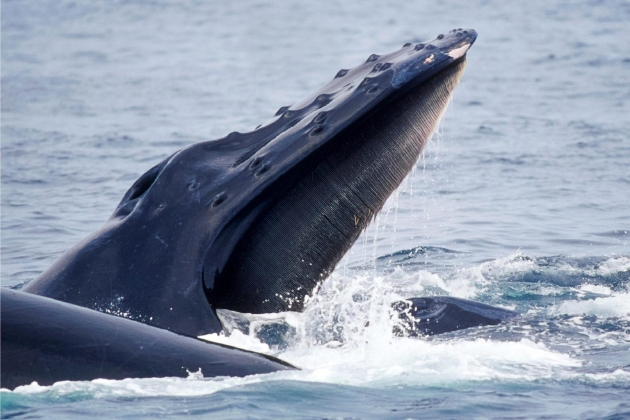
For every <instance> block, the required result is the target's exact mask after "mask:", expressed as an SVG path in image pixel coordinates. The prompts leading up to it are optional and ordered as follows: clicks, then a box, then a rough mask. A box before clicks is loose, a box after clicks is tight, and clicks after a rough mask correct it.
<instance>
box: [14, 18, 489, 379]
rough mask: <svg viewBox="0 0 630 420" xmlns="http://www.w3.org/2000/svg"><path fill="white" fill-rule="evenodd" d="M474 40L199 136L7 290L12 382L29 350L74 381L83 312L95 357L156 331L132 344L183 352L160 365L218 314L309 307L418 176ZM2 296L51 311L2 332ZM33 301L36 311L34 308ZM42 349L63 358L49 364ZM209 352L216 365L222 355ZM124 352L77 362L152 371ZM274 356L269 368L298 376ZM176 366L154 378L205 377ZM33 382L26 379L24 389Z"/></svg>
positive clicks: (385, 65) (364, 69) (429, 50)
mask: <svg viewBox="0 0 630 420" xmlns="http://www.w3.org/2000/svg"><path fill="white" fill-rule="evenodd" d="M476 38H477V33H476V32H475V31H474V30H472V29H461V28H459V29H454V30H452V31H450V32H448V33H446V34H440V35H439V36H437V37H436V38H435V39H432V40H429V41H426V42H422V43H406V44H404V45H403V46H402V47H401V48H399V49H397V50H395V51H393V52H391V53H388V54H383V55H379V54H372V55H370V56H369V57H367V59H366V60H365V61H364V62H362V63H360V64H359V65H357V66H356V67H353V68H350V69H341V70H339V71H338V72H337V73H336V75H335V76H334V77H333V78H332V79H331V80H330V81H329V82H328V83H327V84H325V85H324V86H322V87H321V88H320V89H318V90H317V91H315V92H313V93H312V94H310V95H309V96H307V97H306V98H304V99H303V100H301V101H298V102H297V103H295V104H293V105H290V106H284V107H281V108H280V109H278V111H277V112H276V113H275V115H274V116H273V117H272V118H271V119H270V120H269V121H267V122H266V123H264V124H261V125H260V126H258V127H256V129H254V130H253V131H250V132H246V133H239V132H233V133H230V134H228V135H227V136H225V137H223V138H220V139H216V140H209V141H202V142H199V143H195V144H192V145H190V146H188V147H185V148H183V149H181V150H179V151H176V152H175V153H174V154H173V155H171V156H169V157H167V158H166V159H164V160H163V161H161V162H159V163H157V164H156V165H155V166H153V167H152V168H151V169H149V170H148V171H147V172H146V173H144V174H143V175H142V176H141V177H140V178H139V179H138V180H137V181H136V182H135V183H134V184H133V185H132V186H131V187H130V189H129V190H128V191H127V192H126V193H125V195H124V196H123V198H122V200H121V201H120V203H119V204H118V205H117V207H116V208H115V210H114V212H113V214H112V216H111V217H110V218H109V219H108V220H107V221H106V222H105V224H104V225H103V226H102V227H101V228H100V229H98V230H97V231H96V232H94V233H93V234H91V235H89V236H88V237H87V238H85V239H84V240H82V241H81V242H80V243H78V244H77V245H76V246H74V247H73V248H71V249H70V250H69V251H67V252H66V253H65V254H63V255H62V256H61V257H60V258H59V259H58V260H57V261H56V262H55V263H54V264H53V265H52V266H51V267H50V268H49V269H47V270H46V271H44V272H43V273H42V274H41V275H40V276H38V277H37V278H36V279H34V280H33V281H31V282H30V283H28V284H26V285H25V286H24V287H23V288H22V289H21V291H20V292H19V294H15V293H17V292H11V293H13V294H7V293H9V292H7V291H3V293H2V299H3V305H2V346H3V352H2V364H3V371H2V377H3V384H4V378H5V370H6V369H5V366H10V368H9V372H7V373H6V374H7V375H12V374H14V375H18V373H15V372H14V373H12V372H11V371H15V370H16V369H17V370H19V369H20V368H19V367H18V366H19V365H20V364H24V363H26V364H29V363H30V365H33V364H32V363H35V362H32V361H29V360H24V358H27V359H28V358H29V357H39V359H38V362H37V363H43V364H44V365H45V366H51V365H52V364H54V362H53V361H55V360H58V359H59V358H61V359H64V360H65V361H64V363H66V362H67V366H70V367H67V368H63V369H61V368H60V369H57V370H55V369H53V370H50V371H51V377H50V378H49V381H50V380H63V379H68V378H69V377H68V376H67V374H64V373H63V372H68V371H70V370H72V369H71V365H72V363H73V360H79V361H84V360H92V359H90V358H89V357H87V356H86V357H87V359H86V357H84V355H81V356H77V357H75V356H76V355H75V354H73V352H74V351H75V350H74V349H76V348H78V347H80V346H81V344H76V345H73V344H72V343H73V342H75V341H76V342H77V343H79V342H80V339H79V337H80V336H81V334H82V333H85V334H87V331H85V330H84V328H85V327H84V321H83V320H84V319H88V318H89V319H93V320H94V323H95V325H102V326H103V327H102V328H100V329H99V330H98V331H97V332H96V333H95V334H96V335H97V336H98V337H97V338H96V339H95V341H94V343H95V344H94V346H96V347H97V348H100V347H102V345H104V343H109V341H108V340H109V338H110V336H111V333H112V331H119V332H125V331H132V330H138V331H140V330H142V331H143V332H142V334H145V333H146V337H145V336H142V337H144V338H140V337H139V338H138V340H139V341H138V342H137V346H143V344H142V343H143V342H142V340H144V339H146V340H148V341H151V338H150V337H151V335H152V334H155V336H156V338H155V339H156V340H158V341H159V340H162V338H157V337H158V335H159V337H167V336H168V337H170V338H164V342H169V343H171V344H172V345H173V346H174V347H173V348H175V347H177V348H179V349H180V350H179V351H175V350H173V348H171V349H170V350H168V351H167V350H166V348H163V349H160V348H158V349H157V350H156V351H155V352H153V353H152V354H151V355H147V356H146V357H147V358H148V359H153V358H154V357H157V356H155V354H157V353H161V352H165V353H168V354H175V355H177V354H183V353H185V352H186V349H188V348H189V347H190V348H193V347H195V348H197V347H199V345H200V344H199V343H198V341H197V340H196V339H195V337H198V336H202V335H206V334H211V333H219V332H221V331H222V325H221V322H220V320H219V318H218V316H217V312H216V311H217V310H219V309H225V310H230V311H236V312H243V313H252V314H261V313H271V312H283V311H301V310H302V309H303V308H304V304H305V301H306V300H307V299H306V298H307V297H308V296H310V295H311V294H312V293H313V291H314V290H315V289H316V288H317V286H318V285H319V284H321V282H322V281H324V280H325V279H326V278H327V277H328V276H329V275H330V273H331V272H332V271H333V270H334V268H335V266H336V265H337V263H338V262H339V261H340V260H341V258H342V257H343V256H344V254H345V253H346V252H347V251H348V250H349V249H350V247H351V246H352V245H353V244H354V242H355V241H356V240H357V238H358V237H359V235H360V234H361V232H362V231H363V230H364V229H365V228H366V227H367V226H368V225H369V223H370V222H371V221H372V220H373V218H374V217H375V215H376V214H378V212H379V211H380V209H381V208H382V206H383V205H384V203H385V201H386V200H387V198H388V197H389V196H390V195H391V194H392V193H393V192H394V191H395V190H396V189H397V188H398V186H399V185H400V184H401V183H402V181H403V180H404V179H405V177H406V176H407V174H408V173H409V172H410V171H411V170H412V168H413V167H414V165H415V163H416V161H417V160H418V158H419V156H420V154H421V153H422V150H423V148H424V146H425V144H426V143H427V141H428V140H429V138H430V136H431V134H432V133H433V131H434V129H435V127H436V126H437V124H438V123H439V121H440V119H441V117H442V115H443V113H444V111H445V109H446V107H447V105H448V103H449V101H450V98H451V96H452V94H453V92H454V89H455V87H456V85H457V84H458V82H459V80H460V78H461V76H462V73H463V71H464V68H465V65H466V53H467V51H468V50H469V48H470V47H471V46H472V45H473V43H474V42H475V40H476ZM5 294H7V299H8V300H7V302H8V303H7V304H6V310H7V311H9V312H7V314H10V313H11V312H13V311H14V309H13V308H17V307H19V308H21V309H20V311H21V312H20V313H24V312H25V311H26V312H28V309H25V308H29V307H32V308H35V307H37V306H38V305H40V304H41V306H43V307H45V308H47V307H49V308H50V309H49V310H48V312H46V311H35V310H34V309H33V313H34V314H37V315H33V316H30V317H26V316H25V317H24V319H25V321H24V322H22V323H20V322H19V320H18V319H17V318H15V317H13V318H11V317H10V316H8V317H7V323H6V324H5V303H4V301H5ZM28 295H33V296H36V297H34V298H33V299H41V300H38V301H37V302H40V303H37V302H36V301H33V302H32V305H31V304H30V303H29V302H30V300H29V296H28ZM29 305H31V306H29ZM15 311H17V309H15ZM86 311H87V312H86ZM407 312H408V311H407ZM88 313H89V314H90V315H89V316H88V315H87V314H88ZM62 314H66V315H63V316H62ZM42 317H43V318H46V319H45V320H44V319H42V325H46V326H50V327H51V328H52V324H54V323H55V322H56V321H55V320H57V319H61V318H63V320H64V321H63V322H64V324H63V328H64V330H68V331H73V329H74V328H73V325H76V329H77V331H82V333H81V334H79V333H77V334H74V335H72V336H71V338H68V339H67V341H63V340H62V341H59V340H57V341H54V340H56V338H55V337H54V336H51V335H50V334H48V335H46V334H40V333H37V334H38V335H40V336H41V337H42V338H41V341H38V340H30V341H29V340H22V341H19V340H18V339H19V337H20V336H21V334H20V332H19V331H20V329H23V330H29V328H30V329H31V330H33V331H34V330H37V331H40V330H39V326H38V319H40V318H42ZM60 322H61V321H60ZM130 323H133V324H134V327H133V328H132V327H131V324H130ZM139 325H141V326H142V327H140V326H139ZM158 331H159V332H158ZM139 334H140V333H139ZM142 334H140V335H142ZM93 335H94V334H93ZM132 335H133V334H132ZM5 337H6V340H8V341H6V342H5ZM174 337H177V338H174ZM16 340H18V341H19V343H18V342H17V341H16ZM51 340H53V341H54V342H50V343H49V341H51ZM169 340H170V341H169ZM191 343H195V344H191ZM202 344H203V343H202ZM108 345H109V344H108ZM5 346H7V347H5ZM29 347H30V348H32V351H27V350H28V348H29ZM5 348H13V349H19V351H17V350H16V351H13V352H10V353H11V354H13V356H11V357H15V358H14V359H7V361H6V363H7V364H5V351H4V349H5ZM45 348H50V349H57V350H56V351H57V352H56V353H54V356H53V355H51V354H52V353H46V351H44V350H42V349H45ZM63 348H66V349H68V350H67V351H68V354H67V355H66V356H65V358H64V357H62V356H60V354H61V353H63V350H61V349H63ZM143 348H144V347H143ZM207 348H208V356H207V357H208V358H209V360H212V358H213V357H214V356H213V354H214V353H213V352H215V350H216V349H215V348H214V347H212V345H211V344H207ZM70 349H73V350H70ZM134 349H135V347H134ZM134 349H131V348H129V349H128V350H127V351H130V352H131V351H136V350H134ZM232 350H234V349H232ZM125 351H126V350H125V349H124V348H122V347H120V346H119V347H116V349H115V351H114V350H112V354H116V356H112V357H113V359H112V361H111V363H110V364H109V365H103V366H104V367H103V369H101V370H100V371H98V372H96V371H95V370H90V369H83V368H81V369H82V372H86V373H85V374H82V375H83V376H81V377H80V378H82V379H89V378H91V377H94V378H96V377H105V378H118V377H119V374H118V373H116V372H118V371H117V370H116V367H115V365H116V360H118V361H119V362H120V363H122V361H124V363H127V364H129V365H130V366H131V367H130V368H129V369H128V370H125V371H124V373H121V374H120V375H129V376H128V377H143V375H144V374H145V373H146V371H147V369H148V368H146V366H145V365H146V363H145V364H143V363H144V362H141V361H140V359H142V358H137V357H125V356H124V354H125ZM60 352H61V353H60ZM192 353H193V354H196V353H195V352H192ZM18 354H23V356H21V357H22V359H20V358H19V357H18V356H16V355H18ZM235 354H236V353H235ZM7 357H8V356H7ZM90 357H91V356H90ZM163 357H166V358H168V357H169V356H168V355H165V356H163ZM190 357H191V358H192V357H195V356H193V355H191V356H190ZM226 357H227V356H226ZM248 357H249V356H248ZM241 358H242V363H240V364H241V365H247V366H249V364H248V363H250V361H249V359H247V358H245V356H241V355H240V353H238V355H235V356H233V357H232V359H231V360H232V363H233V364H234V366H235V368H234V369H233V371H234V375H236V376H238V375H243V374H246V373H247V371H248V368H242V369H240V368H237V366H238V365H239V360H240V359H241ZM40 359H41V360H40ZM222 360H223V359H222ZM266 360H267V359H266ZM18 362H20V363H18ZM31 362H32V363H31ZM268 362H269V363H271V365H273V366H272V367H269V365H268V366H266V368H269V369H271V370H273V369H276V370H279V369H287V368H292V367H290V366H288V365H285V364H282V363H281V362H280V361H270V360H268ZM76 363H83V362H78V361H77V362H76ZM86 363H87V362H86ZM84 364H85V363H84ZM165 364H166V365H169V364H168V363H165ZM176 364H177V363H176ZM179 364H180V365H181V366H180V367H179V368H170V369H167V368H164V369H157V368H156V369H154V370H153V371H152V374H153V375H154V376H171V375H173V372H174V371H173V369H175V370H177V369H179V370H177V373H178V374H179V375H181V374H182V372H183V371H182V367H185V369H186V370H190V369H196V368H197V367H196V366H197V364H199V363H196V364H195V363H192V364H184V363H181V361H180V363H179ZM189 365H190V366H189ZM193 365H194V366H193ZM33 366H42V365H37V364H35V365H33ZM82 366H83V365H82ZM152 366H155V365H152ZM169 366H170V365H169ZM134 367H137V369H136V371H134ZM198 367H201V368H202V370H203V371H204V374H205V372H206V371H208V372H209V373H210V374H211V375H212V374H213V373H212V372H213V371H212V369H208V368H206V369H205V370H204V369H203V367H202V366H198ZM38 368H39V367H38ZM33 369H34V370H36V369H35V368H33ZM149 370H150V369H149ZM109 371H111V372H113V373H111V374H110V373H109ZM227 371H229V369H227V370H223V371H221V372H222V374H225V373H226V372H227ZM120 372H122V371H120ZM252 372H253V371H252ZM98 375H101V376H98ZM179 375H175V376H179ZM18 376H19V375H18ZM28 376H29V375H21V376H20V378H22V379H21V382H23V383H27V382H28ZM31 376H32V375H31ZM73 378H74V377H73ZM7 380H8V379H7ZM18 382H20V381H16V382H12V383H18ZM3 386H4V385H3Z"/></svg>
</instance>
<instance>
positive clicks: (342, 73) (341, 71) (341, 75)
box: [335, 69, 348, 79]
mask: <svg viewBox="0 0 630 420" xmlns="http://www.w3.org/2000/svg"><path fill="white" fill-rule="evenodd" d="M346 74H348V70H346V69H341V70H339V71H338V72H337V74H336V75H335V79H337V78H339V77H343V76H345V75H346Z"/></svg>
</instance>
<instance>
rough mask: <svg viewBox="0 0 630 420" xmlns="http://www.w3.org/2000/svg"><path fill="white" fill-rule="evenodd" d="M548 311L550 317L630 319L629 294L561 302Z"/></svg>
mask: <svg viewBox="0 0 630 420" xmlns="http://www.w3.org/2000/svg"><path fill="white" fill-rule="evenodd" d="M549 311H550V313H551V314H552V315H558V314H564V315H595V316H597V317H603V318H606V317H630V294H628V293H620V294H617V295H614V296H609V297H601V298H596V299H589V300H581V301H568V302H562V303H561V304H560V305H558V306H556V307H554V308H551V309H550V310H549Z"/></svg>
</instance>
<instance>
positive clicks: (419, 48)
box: [414, 44, 425, 51]
mask: <svg viewBox="0 0 630 420" xmlns="http://www.w3.org/2000/svg"><path fill="white" fill-rule="evenodd" d="M424 47H425V45H424V44H418V45H416V46H415V48H414V50H416V51H420V50H421V49H423V48H424Z"/></svg>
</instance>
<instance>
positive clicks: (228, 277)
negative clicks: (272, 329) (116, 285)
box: [206, 44, 470, 313]
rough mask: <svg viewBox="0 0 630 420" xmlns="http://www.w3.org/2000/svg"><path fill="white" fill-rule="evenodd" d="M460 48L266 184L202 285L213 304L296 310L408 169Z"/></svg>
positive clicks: (458, 65) (442, 104) (455, 70)
mask: <svg viewBox="0 0 630 420" xmlns="http://www.w3.org/2000/svg"><path fill="white" fill-rule="evenodd" d="M469 47H470V44H464V45H462V46H459V47H457V48H453V49H452V50H451V51H450V53H449V56H450V57H451V58H454V59H455V60H454V61H453V62H452V63H451V64H449V65H448V66H446V67H445V68H443V69H442V70H440V71H439V72H438V73H437V74H434V75H432V76H431V77H430V78H428V79H426V80H424V81H422V82H421V83H420V84H417V83H416V84H414V85H413V86H407V87H405V88H403V89H400V90H399V91H397V92H396V93H395V94H394V95H391V96H390V97H388V98H387V100H386V101H383V103H382V104H381V105H380V106H378V107H377V108H376V109H374V110H373V111H372V112H371V113H369V115H367V116H365V117H363V118H362V119H360V120H358V121H357V122H355V123H353V124H352V125H350V126H348V127H347V128H345V129H344V130H343V131H342V132H340V133H339V134H337V135H336V136H334V137H333V138H332V139H331V140H330V141H329V142H328V143H327V145H326V147H324V148H322V150H320V151H319V152H318V153H317V154H314V155H313V156H309V157H308V158H307V160H306V161H302V162H300V163H299V165H296V166H295V168H294V169H293V170H292V171H290V172H288V173H287V174H285V175H284V176H283V177H282V179H280V180H278V181H276V182H275V183H274V184H273V185H272V186H270V187H269V188H268V189H267V191H266V196H267V199H266V204H265V205H263V206H262V207H264V210H260V206H259V207H258V209H259V210H260V211H259V213H257V215H256V216H255V218H254V219H253V221H252V222H251V224H249V225H248V228H247V230H246V231H245V233H244V234H243V235H242V236H241V237H240V239H239V240H238V242H237V244H236V246H235V247H234V248H233V250H232V252H231V253H230V255H229V258H228V259H227V262H226V264H225V265H224V266H223V267H222V269H220V270H217V273H216V275H215V277H214V282H213V287H212V288H211V289H210V290H208V291H207V292H206V294H207V297H208V300H209V302H210V304H211V305H212V307H213V308H215V309H218V308H221V309H229V310H233V311H239V312H248V313H270V312H282V311H287V310H293V311H300V310H302V309H303V306H304V301H305V297H306V296H308V295H309V294H310V293H311V292H312V291H313V289H314V288H316V287H317V285H318V284H319V283H321V281H323V280H324V279H325V278H326V277H327V276H328V275H329V274H330V273H331V272H332V271H333V269H334V268H335V266H336V265H337V263H338V262H339V261H340V260H341V258H342V257H343V255H344V254H345V253H346V252H347V251H348V250H349V249H350V247H351V246H352V245H353V244H354V242H355V241H356V240H357V238H358V237H359V235H360V234H361V232H362V231H363V230H364V229H365V228H366V227H367V226H368V224H369V223H370V221H371V220H372V219H373V218H374V216H375V215H376V214H377V213H378V212H379V211H380V209H381V208H382V206H383V205H384V203H385V201H386V200H387V198H388V197H389V196H390V195H391V194H392V193H393V192H394V191H395V190H396V188H398V186H399V185H400V184H401V183H402V181H403V180H404V179H405V177H406V176H407V174H408V173H409V172H410V171H411V170H412V168H413V166H414V165H415V163H416V162H417V160H418V158H419V156H420V154H421V152H422V149H423V147H424V146H425V144H426V143H427V141H428V139H429V138H430V137H431V134H432V133H433V131H434V129H435V127H436V126H437V124H438V123H439V121H440V119H441V117H442V115H443V113H444V111H445V110H446V108H447V106H448V103H449V101H450V98H451V96H452V93H453V91H454V89H455V86H456V85H457V83H458V82H459V79H460V77H461V75H462V73H463V71H464V68H465V52H466V50H467V49H468V48H469ZM270 197H273V199H271V198H270ZM213 268H214V267H213Z"/></svg>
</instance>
